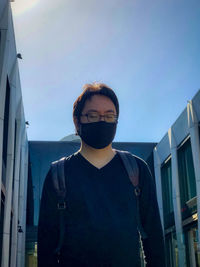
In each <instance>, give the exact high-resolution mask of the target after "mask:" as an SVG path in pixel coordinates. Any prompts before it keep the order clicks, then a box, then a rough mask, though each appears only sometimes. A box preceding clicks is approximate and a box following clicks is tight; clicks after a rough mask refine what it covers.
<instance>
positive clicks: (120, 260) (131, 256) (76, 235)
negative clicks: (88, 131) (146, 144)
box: [38, 153, 165, 267]
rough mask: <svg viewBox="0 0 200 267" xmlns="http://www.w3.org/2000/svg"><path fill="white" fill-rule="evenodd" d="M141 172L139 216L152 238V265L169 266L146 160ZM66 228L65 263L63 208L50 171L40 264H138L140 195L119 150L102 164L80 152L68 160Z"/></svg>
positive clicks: (148, 251)
mask: <svg viewBox="0 0 200 267" xmlns="http://www.w3.org/2000/svg"><path fill="white" fill-rule="evenodd" d="M137 163H138V166H139V173H140V187H141V196H140V213H141V214H140V216H141V221H142V225H143V228H144V230H145V232H146V234H147V235H148V238H147V239H145V240H143V247H144V252H145V256H146V261H147V267H164V266H165V262H164V243H163V233H162V228H161V223H160V217H159V211H158V205H157V200H156V192H155V186H154V183H153V180H152V177H151V174H150V172H149V169H148V167H147V165H146V163H145V162H144V161H142V160H140V159H138V158H137ZM65 174H66V185H67V206H68V207H67V211H66V213H65V221H66V231H65V238H64V243H63V246H62V250H61V256H60V265H57V261H56V258H55V255H54V250H55V248H56V247H57V245H58V238H59V213H58V210H57V198H56V195H55V192H54V188H53V184H52V180H51V172H49V173H48V175H47V177H46V180H45V184H44V188H43V194H42V200H41V208H40V218H39V226H38V267H42V266H46V267H50V266H54V267H56V266H68V267H72V266H73V267H76V266H77V267H78V266H80V267H123V266H126V267H139V266H140V257H139V235H138V232H137V221H136V199H135V195H134V192H133V185H132V184H131V182H130V180H129V178H128V175H127V173H126V170H125V168H124V166H123V163H122V162H121V159H120V157H119V155H118V154H116V155H115V157H114V158H113V159H112V160H111V161H110V162H109V163H108V164H107V165H105V166H104V167H102V168H101V169H98V168H96V167H95V166H93V165H92V164H90V163H89V162H88V161H87V160H86V159H85V158H84V157H83V156H82V155H81V154H80V153H78V154H75V155H72V156H71V157H69V158H68V160H67V161H66V164H65Z"/></svg>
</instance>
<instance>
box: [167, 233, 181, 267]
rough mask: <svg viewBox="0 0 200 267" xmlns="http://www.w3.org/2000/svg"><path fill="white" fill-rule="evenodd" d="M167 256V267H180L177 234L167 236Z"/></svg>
mask: <svg viewBox="0 0 200 267" xmlns="http://www.w3.org/2000/svg"><path fill="white" fill-rule="evenodd" d="M165 255H166V266H167V267H178V266H179V265H178V245H177V240H176V234H175V233H169V234H168V235H166V236H165Z"/></svg>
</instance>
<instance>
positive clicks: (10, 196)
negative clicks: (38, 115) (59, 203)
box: [0, 0, 28, 267]
mask: <svg viewBox="0 0 200 267" xmlns="http://www.w3.org/2000/svg"><path fill="white" fill-rule="evenodd" d="M0 33H1V38H0V133H1V135H0V184H1V190H2V193H3V199H2V201H3V202H4V203H3V206H4V213H3V214H1V218H3V222H2V223H3V233H1V238H2V251H0V253H1V266H2V267H8V266H12V267H13V266H19V267H21V266H24V246H25V233H26V223H25V219H26V191H27V190H26V186H27V166H28V141H27V135H26V124H25V117H24V109H23V103H22V94H21V85H20V78H19V69H18V58H17V51H16V44H15V35H14V29H13V21H12V14H11V7H10V1H8V0H1V1H0ZM9 88H10V98H9V112H8V114H9V116H8V131H7V132H6V130H5V127H4V125H5V118H6V116H7V115H8V114H5V104H6V93H8V89H9ZM6 135H7V140H8V141H7V147H6V148H5V145H4V144H3V142H4V140H5V136H6ZM3 150H4V152H5V151H6V162H7V164H6V169H5V183H4V184H2V166H3ZM4 155H5V153H4ZM2 212H3V211H2ZM19 227H21V229H22V231H23V232H19V231H18V229H19Z"/></svg>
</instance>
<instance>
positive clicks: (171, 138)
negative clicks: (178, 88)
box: [154, 90, 200, 267]
mask: <svg viewBox="0 0 200 267" xmlns="http://www.w3.org/2000/svg"><path fill="white" fill-rule="evenodd" d="M199 122H200V90H199V91H198V92H197V94H196V95H195V96H194V97H193V99H192V100H191V101H188V104H187V107H186V108H185V109H184V110H183V112H182V113H181V115H180V116H179V117H178V119H177V120H176V121H175V123H174V124H173V125H172V127H171V128H170V129H169V131H168V133H166V135H165V136H164V137H163V139H162V140H161V141H160V142H159V143H158V144H157V146H156V147H155V149H154V168H155V178H156V186H157V194H158V201H159V202H160V201H162V187H161V186H160V185H161V175H160V173H161V172H160V171H161V166H162V164H163V163H164V162H165V160H166V159H167V158H168V157H169V156H171V162H172V187H173V188H172V189H173V206H174V217H175V229H176V236H177V243H178V254H179V255H178V256H179V266H180V267H183V266H185V248H184V242H183V229H182V228H183V227H182V218H181V208H180V207H181V203H180V189H179V177H178V176H179V173H178V164H177V149H178V147H179V146H180V144H181V143H182V142H183V141H184V140H185V139H186V138H188V137H189V138H190V141H191V148H192V155H193V163H194V171H195V179H196V188H197V213H198V214H200V197H199V196H200V139H199ZM159 168H160V170H159ZM159 208H160V215H161V217H162V222H163V220H164V218H163V208H162V204H161V203H159ZM198 235H199V238H198V240H199V241H200V224H199V222H198ZM198 250H199V251H200V243H199V242H198Z"/></svg>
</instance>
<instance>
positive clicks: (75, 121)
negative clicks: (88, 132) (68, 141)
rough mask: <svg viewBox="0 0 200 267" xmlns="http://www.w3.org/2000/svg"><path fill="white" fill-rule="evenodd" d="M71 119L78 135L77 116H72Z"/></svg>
mask: <svg viewBox="0 0 200 267" xmlns="http://www.w3.org/2000/svg"><path fill="white" fill-rule="evenodd" d="M73 121H74V126H75V131H76V133H75V134H76V135H78V133H79V122H78V118H77V117H74V118H73Z"/></svg>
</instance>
